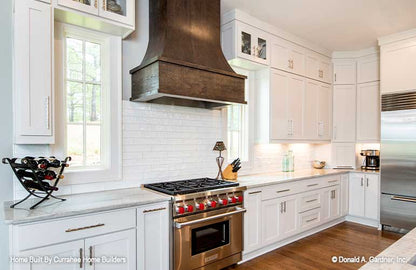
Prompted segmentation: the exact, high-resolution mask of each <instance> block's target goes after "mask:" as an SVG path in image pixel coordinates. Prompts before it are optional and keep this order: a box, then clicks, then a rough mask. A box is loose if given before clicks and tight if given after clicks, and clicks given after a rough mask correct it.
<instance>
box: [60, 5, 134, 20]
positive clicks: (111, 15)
mask: <svg viewBox="0 0 416 270" xmlns="http://www.w3.org/2000/svg"><path fill="white" fill-rule="evenodd" d="M57 3H58V7H59V6H62V7H67V8H70V9H74V10H77V11H80V12H83V13H88V14H92V15H96V16H99V17H102V18H106V19H109V20H112V21H115V22H119V23H122V24H126V25H129V26H134V25H135V22H134V17H135V10H134V9H135V1H134V0H57Z"/></svg>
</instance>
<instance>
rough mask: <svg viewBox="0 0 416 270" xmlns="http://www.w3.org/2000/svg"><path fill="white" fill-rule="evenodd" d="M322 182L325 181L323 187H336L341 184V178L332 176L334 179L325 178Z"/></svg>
mask: <svg viewBox="0 0 416 270" xmlns="http://www.w3.org/2000/svg"><path fill="white" fill-rule="evenodd" d="M322 180H323V182H322V187H330V186H336V185H339V184H340V183H341V176H340V175H335V176H332V177H325V178H324V179H322Z"/></svg>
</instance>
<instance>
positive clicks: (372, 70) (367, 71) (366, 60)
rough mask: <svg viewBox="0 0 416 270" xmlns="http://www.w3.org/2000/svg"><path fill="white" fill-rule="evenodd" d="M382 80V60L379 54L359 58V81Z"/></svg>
mask: <svg viewBox="0 0 416 270" xmlns="http://www.w3.org/2000/svg"><path fill="white" fill-rule="evenodd" d="M379 80H380V60H379V58H378V56H377V55H370V56H367V57H362V58H359V59H358V61H357V83H367V82H374V81H379Z"/></svg>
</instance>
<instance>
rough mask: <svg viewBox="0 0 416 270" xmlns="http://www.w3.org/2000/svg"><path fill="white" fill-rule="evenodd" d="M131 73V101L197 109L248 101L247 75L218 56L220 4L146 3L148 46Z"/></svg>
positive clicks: (196, 0) (198, 0)
mask: <svg viewBox="0 0 416 270" xmlns="http://www.w3.org/2000/svg"><path fill="white" fill-rule="evenodd" d="M130 74H131V75H132V97H131V98H130V100H131V101H142V102H153V103H160V104H171V105H180V106H188V107H199V108H218V107H222V106H224V105H228V104H233V103H240V104H245V103H246V102H245V98H244V84H245V83H244V82H245V79H246V77H245V76H242V75H239V74H237V73H235V72H234V71H233V69H232V68H231V67H230V65H229V64H228V62H227V60H226V59H225V57H224V55H223V53H222V49H221V41H220V0H191V1H190V0H149V45H148V47H147V51H146V55H145V57H144V59H143V61H142V63H141V64H140V66H138V67H136V68H134V69H132V70H130Z"/></svg>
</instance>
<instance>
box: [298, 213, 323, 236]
mask: <svg viewBox="0 0 416 270" xmlns="http://www.w3.org/2000/svg"><path fill="white" fill-rule="evenodd" d="M320 222H321V208H317V209H314V210H311V211H307V212H304V213H302V214H299V228H300V230H301V231H304V230H307V229H309V228H312V227H315V226H317V225H318V224H319V223H320Z"/></svg>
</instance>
